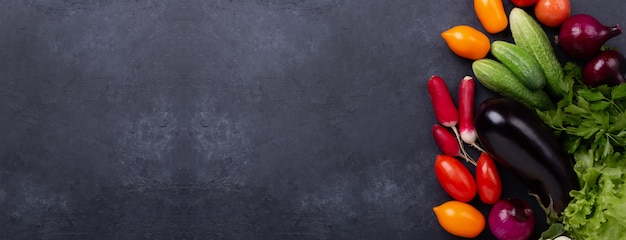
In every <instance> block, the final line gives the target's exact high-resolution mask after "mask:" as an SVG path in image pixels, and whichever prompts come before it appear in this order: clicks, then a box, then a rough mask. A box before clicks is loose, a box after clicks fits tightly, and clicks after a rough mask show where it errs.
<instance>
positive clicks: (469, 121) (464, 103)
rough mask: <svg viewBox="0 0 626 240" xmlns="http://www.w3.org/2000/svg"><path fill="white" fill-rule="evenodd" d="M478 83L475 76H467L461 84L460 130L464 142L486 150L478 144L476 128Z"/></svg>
mask: <svg viewBox="0 0 626 240" xmlns="http://www.w3.org/2000/svg"><path fill="white" fill-rule="evenodd" d="M475 89H476V85H475V83H474V78H472V77H470V76H465V77H464V78H463V79H461V83H460V84H459V132H460V134H461V139H463V142H465V143H467V144H469V145H472V146H473V147H475V148H476V149H478V150H480V151H482V152H484V150H483V149H482V148H480V147H479V146H478V145H477V144H476V138H477V136H478V135H477V134H476V129H475V128H474V92H475Z"/></svg>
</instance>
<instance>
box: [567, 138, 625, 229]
mask: <svg viewBox="0 0 626 240" xmlns="http://www.w3.org/2000/svg"><path fill="white" fill-rule="evenodd" d="M601 155H602V154H598V153H597V152H594V151H593V150H585V149H581V150H580V151H578V152H576V153H575V154H574V159H575V160H576V165H575V166H574V170H575V171H576V174H577V175H578V178H579V181H580V186H581V188H580V190H578V191H572V192H571V193H570V194H571V195H572V196H573V198H574V199H573V200H572V201H571V202H570V204H569V205H568V206H567V208H566V209H565V211H564V212H563V223H564V228H565V230H566V231H567V232H568V233H569V234H571V235H572V236H573V237H574V238H575V239H594V240H595V239H598V240H601V239H607V240H608V239H626V231H624V229H626V198H625V191H626V187H625V186H624V185H625V184H624V182H625V181H626V158H625V157H624V156H621V155H620V153H619V152H614V153H612V154H611V155H609V156H606V157H603V156H601Z"/></svg>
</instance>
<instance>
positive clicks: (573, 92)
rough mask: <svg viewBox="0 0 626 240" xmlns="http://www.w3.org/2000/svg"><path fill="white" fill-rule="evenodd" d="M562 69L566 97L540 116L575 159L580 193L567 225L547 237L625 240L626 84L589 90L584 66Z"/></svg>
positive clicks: (569, 208)
mask: <svg viewBox="0 0 626 240" xmlns="http://www.w3.org/2000/svg"><path fill="white" fill-rule="evenodd" d="M563 70H564V72H565V74H566V76H565V79H564V81H563V82H562V83H561V87H562V89H563V91H564V92H565V94H564V97H563V98H562V99H561V100H559V102H558V104H557V108H556V109H553V110H548V111H540V112H538V113H539V116H540V117H541V119H542V120H543V121H544V122H545V123H546V124H547V125H549V126H550V127H552V128H553V129H554V131H555V132H556V134H557V135H558V136H559V137H561V138H562V139H564V146H565V148H566V149H567V151H568V152H569V153H570V154H573V156H574V160H575V161H576V163H575V166H574V170H575V171H576V174H577V176H578V179H579V181H580V186H581V188H580V190H575V191H572V192H570V194H571V196H573V200H572V201H571V202H570V203H569V205H568V206H567V208H566V209H565V211H564V212H563V219H562V220H563V221H562V223H554V224H552V225H551V227H550V229H548V230H547V231H546V232H544V234H542V238H543V239H548V238H552V237H555V236H557V235H559V234H562V233H563V232H562V231H563V230H564V231H566V232H567V234H568V235H570V236H573V237H575V239H626V232H625V231H623V229H626V112H625V111H624V110H625V109H626V108H625V107H626V84H622V85H618V86H615V87H608V86H606V85H603V86H599V87H596V88H588V87H587V86H585V85H584V84H582V74H581V72H582V71H581V68H580V66H578V65H576V64H574V63H567V64H565V66H564V68H563ZM555 234H556V235H555Z"/></svg>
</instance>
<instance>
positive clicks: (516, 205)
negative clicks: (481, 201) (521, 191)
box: [489, 198, 535, 240]
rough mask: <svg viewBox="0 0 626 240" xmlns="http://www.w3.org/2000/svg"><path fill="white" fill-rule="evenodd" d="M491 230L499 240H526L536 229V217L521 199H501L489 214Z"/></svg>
mask: <svg viewBox="0 0 626 240" xmlns="http://www.w3.org/2000/svg"><path fill="white" fill-rule="evenodd" d="M489 229H490V230H491V233H492V234H493V235H494V236H495V237H496V238H497V239H498V240H526V239H528V237H530V235H531V234H532V233H533V230H534V229H535V215H534V214H533V211H532V210H531V209H530V207H529V206H528V204H526V203H525V202H524V201H522V200H521V199H516V198H509V199H501V200H500V201H498V202H497V203H496V204H494V205H493V207H492V208H491V211H490V212H489Z"/></svg>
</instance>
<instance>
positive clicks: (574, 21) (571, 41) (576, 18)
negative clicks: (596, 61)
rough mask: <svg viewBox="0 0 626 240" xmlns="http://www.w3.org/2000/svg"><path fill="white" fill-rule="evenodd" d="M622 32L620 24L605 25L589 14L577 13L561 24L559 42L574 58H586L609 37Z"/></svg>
mask: <svg viewBox="0 0 626 240" xmlns="http://www.w3.org/2000/svg"><path fill="white" fill-rule="evenodd" d="M620 34H622V29H621V28H620V27H619V25H615V26H612V27H609V26H605V25H603V24H602V23H600V21H598V20H597V19H596V18H594V17H592V16H590V15H587V14H576V15H573V16H571V17H569V18H568V19H567V20H565V22H564V23H563V24H562V25H561V31H560V32H559V37H558V44H559V46H561V48H563V50H564V51H565V52H566V53H567V54H568V55H569V56H570V57H572V58H574V59H586V58H589V57H592V56H593V55H595V54H596V53H598V52H599V51H600V48H601V47H602V45H604V43H605V42H606V41H608V40H609V39H611V38H613V37H615V36H617V35H620Z"/></svg>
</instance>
